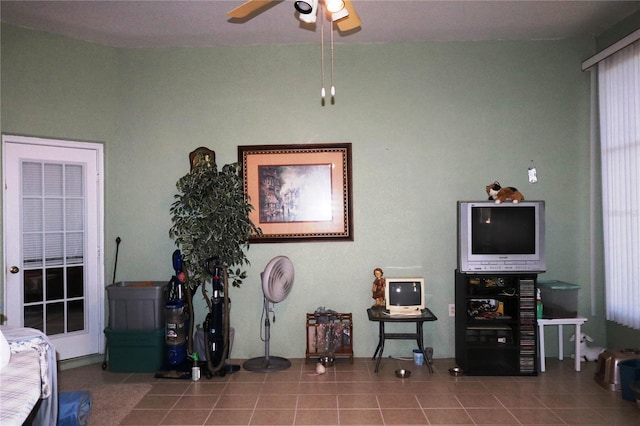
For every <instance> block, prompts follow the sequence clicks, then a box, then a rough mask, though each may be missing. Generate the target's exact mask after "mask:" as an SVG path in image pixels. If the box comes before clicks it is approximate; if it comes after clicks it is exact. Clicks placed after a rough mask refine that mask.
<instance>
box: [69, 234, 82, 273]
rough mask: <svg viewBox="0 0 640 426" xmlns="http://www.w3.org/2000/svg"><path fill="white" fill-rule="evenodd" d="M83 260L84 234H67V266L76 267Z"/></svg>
mask: <svg viewBox="0 0 640 426" xmlns="http://www.w3.org/2000/svg"><path fill="white" fill-rule="evenodd" d="M83 260H84V233H82V232H69V233H67V264H68V265H77V264H79V263H82V262H83Z"/></svg>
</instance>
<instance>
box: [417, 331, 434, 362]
mask: <svg viewBox="0 0 640 426" xmlns="http://www.w3.org/2000/svg"><path fill="white" fill-rule="evenodd" d="M416 337H417V339H416V340H417V341H418V349H420V352H422V354H423V355H424V361H425V362H426V363H427V367H429V373H433V349H432V348H429V351H426V350H425V349H424V338H423V336H422V323H421V322H420V321H418V322H416Z"/></svg>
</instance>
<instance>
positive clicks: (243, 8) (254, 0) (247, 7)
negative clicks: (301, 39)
mask: <svg viewBox="0 0 640 426" xmlns="http://www.w3.org/2000/svg"><path fill="white" fill-rule="evenodd" d="M280 1H282V0H248V1H246V2H245V3H242V4H241V5H240V6H238V7H236V8H235V9H233V10H231V11H229V12H227V16H229V17H231V18H236V19H243V18H246V17H248V16H249V15H251V14H252V13H254V12H256V11H258V10H260V9H262V8H263V7H265V6H267V5H268V4H269V3H279V2H280Z"/></svg>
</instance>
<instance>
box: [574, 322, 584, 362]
mask: <svg viewBox="0 0 640 426" xmlns="http://www.w3.org/2000/svg"><path fill="white" fill-rule="evenodd" d="M580 336H582V334H581V333H580V324H578V323H576V351H575V355H574V357H575V360H574V361H575V362H576V371H580V363H581V362H582V355H581V354H580Z"/></svg>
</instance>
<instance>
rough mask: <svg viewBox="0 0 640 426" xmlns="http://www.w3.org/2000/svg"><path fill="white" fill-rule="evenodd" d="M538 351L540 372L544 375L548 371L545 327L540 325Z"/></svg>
mask: <svg viewBox="0 0 640 426" xmlns="http://www.w3.org/2000/svg"><path fill="white" fill-rule="evenodd" d="M538 350H539V351H540V372H541V373H544V371H545V369H546V362H545V358H544V357H545V353H544V325H543V324H540V323H539V324H538Z"/></svg>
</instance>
